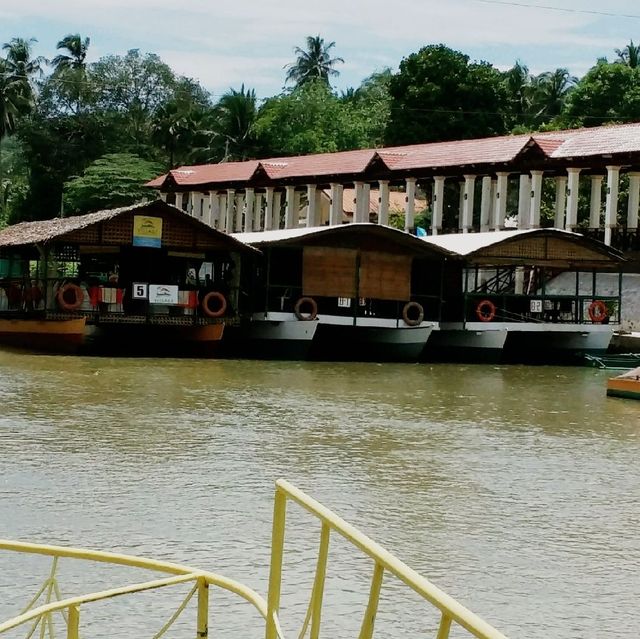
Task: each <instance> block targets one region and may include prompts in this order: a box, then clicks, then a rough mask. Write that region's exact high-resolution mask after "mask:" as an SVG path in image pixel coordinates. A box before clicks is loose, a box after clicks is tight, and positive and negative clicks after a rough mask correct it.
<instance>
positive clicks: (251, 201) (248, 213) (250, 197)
mask: <svg viewBox="0 0 640 639" xmlns="http://www.w3.org/2000/svg"><path fill="white" fill-rule="evenodd" d="M244 197H245V205H246V206H245V211H244V227H243V228H244V232H245V233H250V232H251V231H253V207H254V205H255V199H256V195H255V191H254V190H253V189H252V188H247V189H245V196H244Z"/></svg>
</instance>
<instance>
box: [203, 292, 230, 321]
mask: <svg viewBox="0 0 640 639" xmlns="http://www.w3.org/2000/svg"><path fill="white" fill-rule="evenodd" d="M211 300H216V301H217V308H214V309H212V308H211V307H210V306H209V303H210V302H211ZM200 306H201V307H202V312H203V313H204V314H205V315H206V316H207V317H222V316H223V315H224V314H225V313H226V312H227V298H226V297H225V296H224V295H223V294H222V293H220V292H218V291H210V292H209V293H207V294H206V295H205V296H204V297H203V298H202V301H201V302H200Z"/></svg>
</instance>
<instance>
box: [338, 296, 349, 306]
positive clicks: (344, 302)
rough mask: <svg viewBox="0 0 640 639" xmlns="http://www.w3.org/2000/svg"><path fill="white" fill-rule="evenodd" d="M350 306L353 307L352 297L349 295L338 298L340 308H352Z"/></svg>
mask: <svg viewBox="0 0 640 639" xmlns="http://www.w3.org/2000/svg"><path fill="white" fill-rule="evenodd" d="M350 307H351V298H349V297H339V298H338V308H350Z"/></svg>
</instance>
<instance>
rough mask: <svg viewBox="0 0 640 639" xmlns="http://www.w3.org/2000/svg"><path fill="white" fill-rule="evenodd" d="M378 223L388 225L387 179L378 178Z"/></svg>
mask: <svg viewBox="0 0 640 639" xmlns="http://www.w3.org/2000/svg"><path fill="white" fill-rule="evenodd" d="M378 224H382V225H383V226H389V180H378Z"/></svg>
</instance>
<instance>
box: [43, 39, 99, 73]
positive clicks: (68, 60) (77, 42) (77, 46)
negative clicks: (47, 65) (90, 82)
mask: <svg viewBox="0 0 640 639" xmlns="http://www.w3.org/2000/svg"><path fill="white" fill-rule="evenodd" d="M90 43H91V40H90V39H89V38H84V40H83V39H82V38H81V37H80V34H79V33H75V34H69V35H66V36H65V37H64V38H62V40H60V42H58V44H57V45H56V49H58V50H63V51H65V52H66V53H60V54H58V55H57V56H56V57H55V58H53V60H51V64H52V65H53V66H54V70H55V72H58V73H60V72H62V71H66V70H68V69H85V68H86V64H87V63H86V60H87V54H88V52H89V44H90Z"/></svg>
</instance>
